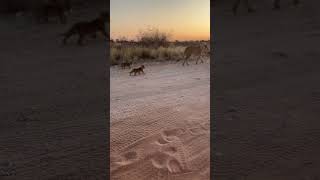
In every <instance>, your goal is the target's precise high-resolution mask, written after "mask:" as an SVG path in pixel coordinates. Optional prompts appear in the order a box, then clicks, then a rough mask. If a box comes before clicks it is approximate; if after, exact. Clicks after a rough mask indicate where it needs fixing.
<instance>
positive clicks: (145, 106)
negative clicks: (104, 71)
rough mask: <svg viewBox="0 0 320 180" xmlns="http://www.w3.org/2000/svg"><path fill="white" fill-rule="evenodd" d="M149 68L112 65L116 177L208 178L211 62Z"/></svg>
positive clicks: (113, 137) (153, 64) (159, 65)
mask: <svg viewBox="0 0 320 180" xmlns="http://www.w3.org/2000/svg"><path fill="white" fill-rule="evenodd" d="M145 66H146V69H145V72H146V74H145V75H140V76H129V73H128V72H129V70H121V69H119V68H118V67H114V68H112V69H111V95H110V96H111V97H110V98H111V109H110V113H111V159H112V160H111V167H112V168H111V169H112V171H111V172H112V178H114V179H116V178H119V179H152V178H159V177H160V175H159V173H160V174H161V176H164V177H166V178H169V177H170V178H172V179H195V178H198V179H209V175H210V171H209V149H210V148H209V135H210V133H209V128H210V126H209V112H210V110H209V107H210V67H209V62H208V61H206V62H205V63H204V64H199V65H194V62H192V63H191V65H190V66H185V67H183V66H182V65H181V63H178V64H172V63H159V64H157V63H151V64H145ZM169 139H171V140H169ZM150 143H151V144H153V145H151V144H150ZM159 143H160V144H159ZM163 145H164V146H163ZM164 147H166V148H164ZM167 149H172V150H174V153H169V152H167ZM127 154H131V155H135V156H134V157H129V158H128V156H127ZM168 154H169V155H168ZM165 162H166V163H167V164H166V163H165ZM159 163H160V164H161V165H160V164H159ZM137 164H143V166H141V167H137V166H136V165H137ZM165 164H166V165H165ZM186 173H187V174H188V175H186ZM129 175H130V176H129Z"/></svg>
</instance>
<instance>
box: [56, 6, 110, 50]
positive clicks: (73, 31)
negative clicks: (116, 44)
mask: <svg viewBox="0 0 320 180" xmlns="http://www.w3.org/2000/svg"><path fill="white" fill-rule="evenodd" d="M108 17H109V14H108V13H106V12H103V13H100V15H99V17H97V18H96V19H94V20H92V21H80V22H78V23H75V24H74V25H73V26H72V27H71V28H70V29H69V30H68V31H67V32H66V33H63V34H61V35H62V36H64V39H63V44H67V40H68V39H69V38H70V37H71V36H73V35H78V36H79V38H78V44H79V45H83V40H84V39H85V37H86V36H87V35H90V36H91V37H93V38H95V37H96V33H97V32H100V33H102V35H103V36H104V37H105V38H109V35H108V34H107V32H106V27H105V21H106V20H108Z"/></svg>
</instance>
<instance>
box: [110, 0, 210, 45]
mask: <svg viewBox="0 0 320 180" xmlns="http://www.w3.org/2000/svg"><path fill="white" fill-rule="evenodd" d="M110 5H111V8H110V9H111V12H110V15H111V17H110V21H111V22H110V23H111V24H110V28H111V38H112V39H117V38H121V37H126V38H128V39H135V38H136V36H137V34H138V33H139V31H140V30H145V29H147V28H157V29H159V30H160V31H163V32H169V33H170V34H171V38H170V39H171V40H209V39H210V0H111V2H110Z"/></svg>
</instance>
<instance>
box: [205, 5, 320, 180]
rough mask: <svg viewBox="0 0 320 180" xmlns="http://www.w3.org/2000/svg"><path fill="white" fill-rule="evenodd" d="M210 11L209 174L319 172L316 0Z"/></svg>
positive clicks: (303, 175)
mask: <svg viewBox="0 0 320 180" xmlns="http://www.w3.org/2000/svg"><path fill="white" fill-rule="evenodd" d="M301 2H302V3H303V4H301V6H300V7H299V8H294V7H291V6H288V4H289V3H290V1H286V0H283V1H282V3H281V4H282V8H283V9H282V10H281V11H272V10H271V2H270V1H259V2H258V1H255V3H257V4H256V7H257V8H258V9H257V10H258V12H257V13H255V14H247V13H246V12H245V10H243V9H242V10H240V11H239V16H236V17H234V16H233V15H232V13H231V12H230V11H229V10H230V7H231V4H230V3H229V2H224V3H223V2H221V3H220V4H217V7H216V8H215V11H214V15H215V16H214V22H215V24H214V29H215V35H216V37H215V38H216V42H217V43H216V51H215V54H214V60H215V62H216V68H215V70H214V71H215V72H214V73H215V75H214V77H213V78H214V83H213V88H214V90H215V93H214V95H213V97H214V101H213V106H214V107H215V111H214V112H215V113H216V114H215V118H214V120H213V121H211V125H212V127H213V128H214V130H215V131H214V132H213V133H214V134H213V136H214V138H213V139H212V147H213V149H212V151H213V154H212V155H213V160H212V164H213V176H214V178H215V179H218V180H219V179H222V180H230V179H246V180H257V179H259V180H264V179H266V180H267V179H273V180H286V179H290V180H295V179H297V180H302V179H319V178H320V174H319V169H320V155H319V152H320V123H319V117H320V113H319V112H320V111H319V107H320V84H319V77H320V73H319V72H320V71H319V67H320V61H319V59H320V51H319V50H320V49H319V45H318V44H319V40H320V13H319V6H320V2H319V1H317V0H309V1H301Z"/></svg>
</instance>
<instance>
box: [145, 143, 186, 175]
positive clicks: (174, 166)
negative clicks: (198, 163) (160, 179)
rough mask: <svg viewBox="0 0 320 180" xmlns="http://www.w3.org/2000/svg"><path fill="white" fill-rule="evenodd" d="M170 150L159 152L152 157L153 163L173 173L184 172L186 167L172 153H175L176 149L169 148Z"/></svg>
mask: <svg viewBox="0 0 320 180" xmlns="http://www.w3.org/2000/svg"><path fill="white" fill-rule="evenodd" d="M168 150H169V152H168V153H166V152H160V151H159V152H158V153H156V154H154V157H153V158H152V159H151V162H152V165H153V166H154V167H156V168H158V169H160V170H164V171H167V172H170V173H173V174H177V173H183V172H185V169H184V168H183V166H182V165H181V163H180V162H179V161H178V160H177V159H176V158H175V157H174V156H172V155H173V154H172V155H170V153H175V149H171V148H169V149H168Z"/></svg>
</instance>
